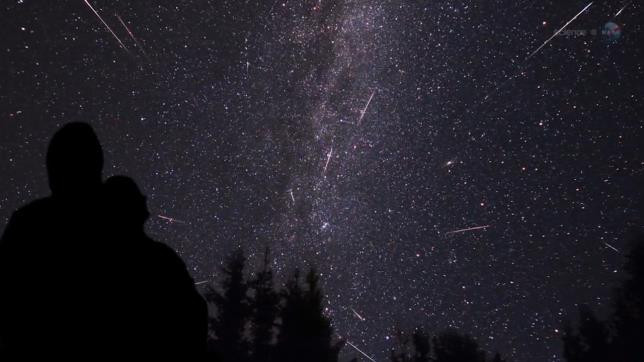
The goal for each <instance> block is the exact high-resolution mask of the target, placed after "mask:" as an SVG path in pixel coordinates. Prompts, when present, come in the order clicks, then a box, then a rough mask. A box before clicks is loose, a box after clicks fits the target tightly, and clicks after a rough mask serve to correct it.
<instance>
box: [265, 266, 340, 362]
mask: <svg viewBox="0 0 644 362" xmlns="http://www.w3.org/2000/svg"><path fill="white" fill-rule="evenodd" d="M318 280H319V278H318V275H317V273H316V272H315V271H314V270H311V271H310V272H309V273H308V275H307V277H306V281H305V285H306V288H302V286H301V285H300V276H299V273H298V272H295V273H294V275H293V277H292V278H291V279H290V280H289V281H288V282H287V285H286V290H285V291H284V293H283V296H284V306H283V308H282V310H281V313H280V317H281V322H282V323H281V326H280V327H281V328H280V333H279V335H278V337H277V346H276V348H277V352H278V357H279V360H280V361H282V362H300V361H309V362H337V361H338V354H339V352H340V349H341V348H342V346H343V342H341V341H339V342H334V341H333V327H331V322H330V320H329V319H328V318H327V317H326V316H325V315H324V308H323V304H322V303H323V296H322V292H321V290H320V288H319V285H318Z"/></svg>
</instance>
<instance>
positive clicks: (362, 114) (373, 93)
mask: <svg viewBox="0 0 644 362" xmlns="http://www.w3.org/2000/svg"><path fill="white" fill-rule="evenodd" d="M375 94H376V91H373V92H371V96H370V97H369V100H368V101H367V105H365V106H364V109H363V110H362V111H360V118H358V122H357V124H358V126H359V125H360V122H362V118H364V115H365V113H367V109H369V104H371V100H372V99H373V96H374V95H375Z"/></svg>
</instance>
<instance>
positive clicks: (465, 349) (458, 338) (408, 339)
mask: <svg viewBox="0 0 644 362" xmlns="http://www.w3.org/2000/svg"><path fill="white" fill-rule="evenodd" d="M397 339H398V345H397V347H396V348H394V349H393V350H392V351H391V361H392V362H485V361H486V356H485V355H486V353H485V351H483V350H481V349H480V348H479V346H478V343H477V342H476V340H475V339H474V338H472V337H470V336H468V335H466V334H465V335H464V334H459V333H458V332H456V331H454V330H448V331H445V332H443V333H440V334H439V335H438V336H435V337H434V338H431V339H430V336H429V334H428V333H426V332H425V331H424V330H423V329H422V328H416V329H415V330H414V332H413V333H412V334H411V335H410V336H409V335H406V334H405V333H404V332H398V338H397ZM432 342H433V345H434V348H433V350H434V355H433V356H432V354H431V352H432ZM491 361H492V362H504V361H503V359H502V358H501V355H500V354H499V353H496V355H495V356H494V359H492V360H491Z"/></svg>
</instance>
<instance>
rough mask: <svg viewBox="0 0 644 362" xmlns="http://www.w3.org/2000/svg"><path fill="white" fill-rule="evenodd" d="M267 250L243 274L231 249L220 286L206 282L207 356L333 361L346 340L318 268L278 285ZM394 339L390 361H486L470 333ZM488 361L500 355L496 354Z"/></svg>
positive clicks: (225, 361) (265, 361) (245, 361)
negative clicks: (330, 311) (334, 321)
mask: <svg viewBox="0 0 644 362" xmlns="http://www.w3.org/2000/svg"><path fill="white" fill-rule="evenodd" d="M268 255H269V251H268V250H266V252H265V254H264V260H263V263H262V265H261V267H260V270H258V271H257V272H256V273H253V274H252V276H251V277H249V278H247V277H246V275H247V273H246V270H245V269H246V258H245V256H244V254H243V252H242V251H241V250H237V251H235V252H233V253H232V254H231V255H230V256H229V257H228V258H227V259H226V261H225V263H224V266H223V267H222V280H221V281H220V284H219V287H217V288H215V287H214V286H209V287H208V290H207V291H206V293H205V297H206V300H207V302H208V303H209V305H210V307H211V308H210V309H211V313H210V318H209V343H208V346H209V354H210V356H211V357H212V359H213V360H216V361H221V362H233V361H235V362H271V361H280V362H296V361H297V362H301V361H310V362H337V361H338V360H339V354H340V350H341V349H342V348H343V347H344V345H345V341H343V340H341V339H340V338H338V337H337V335H336V334H335V332H334V330H333V327H332V325H331V321H330V320H329V318H328V317H327V316H326V315H325V314H324V298H323V293H322V290H321V288H320V285H319V276H318V274H317V273H316V271H315V270H314V269H311V270H310V271H309V272H308V273H307V274H306V275H305V276H304V277H302V276H301V275H300V273H299V271H296V272H294V273H293V275H291V276H290V278H289V279H288V280H287V282H286V284H285V286H284V287H283V288H279V289H278V288H276V286H275V282H274V275H273V271H272V269H271V267H270V261H269V256H268ZM398 341H399V343H398V345H397V346H396V347H395V348H394V349H393V350H392V351H391V361H392V362H412V361H413V362H430V361H432V362H487V361H488V360H487V359H486V353H485V352H484V351H483V350H481V349H480V348H479V346H478V343H477V342H476V340H475V339H474V338H472V337H470V336H468V335H463V334H459V333H457V332H456V331H446V332H443V333H441V334H439V335H437V336H435V337H433V338H431V341H430V337H429V335H428V334H425V332H423V331H422V330H421V329H416V330H415V331H413V332H412V333H411V334H410V335H409V337H407V336H406V335H405V333H400V334H399V336H398ZM432 345H433V348H431V347H432ZM357 360H358V358H357V357H354V358H353V359H352V361H357ZM490 361H493V362H502V361H503V360H502V359H501V357H500V356H499V355H498V354H496V356H495V357H494V358H493V359H491V360H490Z"/></svg>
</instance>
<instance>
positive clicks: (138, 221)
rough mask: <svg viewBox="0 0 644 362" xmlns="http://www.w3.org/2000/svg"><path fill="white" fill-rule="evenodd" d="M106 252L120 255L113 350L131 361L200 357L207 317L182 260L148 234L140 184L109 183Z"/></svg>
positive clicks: (114, 284)
mask: <svg viewBox="0 0 644 362" xmlns="http://www.w3.org/2000/svg"><path fill="white" fill-rule="evenodd" d="M103 195H104V196H105V203H104V205H106V210H105V211H106V214H105V215H106V221H107V222H106V228H107V230H106V235H107V238H106V239H107V240H110V243H114V244H111V245H106V246H105V252H106V253H118V254H119V255H114V260H116V261H119V262H121V263H122V264H120V265H115V267H114V272H115V273H114V278H112V280H111V281H110V282H109V285H108V289H110V292H112V293H113V294H112V295H111V297H110V298H111V299H112V302H113V306H114V307H113V308H112V309H111V311H110V312H109V313H108V316H109V318H112V319H113V320H112V321H111V322H110V325H111V326H113V327H114V328H115V330H114V333H113V336H114V348H116V350H122V351H123V352H125V354H126V355H132V356H145V357H150V356H160V357H163V358H168V357H175V358H179V357H181V358H182V360H185V359H194V358H196V357H201V356H203V354H204V353H205V349H206V339H207V333H208V332H207V328H208V326H207V323H208V322H207V321H208V312H207V307H206V304H205V301H204V300H203V298H202V297H201V295H200V294H199V293H198V292H197V290H196V289H195V287H194V282H193V280H192V278H191V277H190V275H189V274H188V271H187V270H186V266H185V264H184V263H183V261H182V260H181V258H180V257H179V256H178V255H177V254H176V253H175V252H174V251H173V250H172V249H170V248H169V247H168V246H166V245H165V244H162V243H159V242H156V241H154V240H152V239H151V238H150V237H148V236H147V235H146V233H145V231H144V223H145V221H146V220H147V219H148V217H149V212H148V210H147V206H146V198H145V197H144V196H143V195H142V194H141V192H140V190H139V188H138V187H137V185H136V183H135V182H134V181H133V180H132V179H130V178H129V177H125V176H113V177H110V178H109V179H107V180H106V182H105V184H104V192H103Z"/></svg>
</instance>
